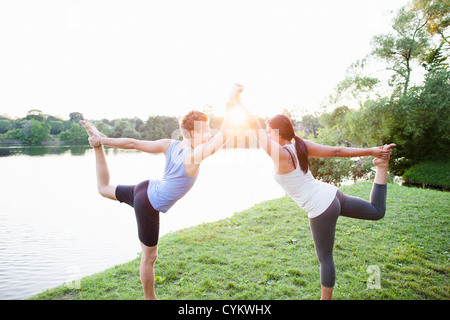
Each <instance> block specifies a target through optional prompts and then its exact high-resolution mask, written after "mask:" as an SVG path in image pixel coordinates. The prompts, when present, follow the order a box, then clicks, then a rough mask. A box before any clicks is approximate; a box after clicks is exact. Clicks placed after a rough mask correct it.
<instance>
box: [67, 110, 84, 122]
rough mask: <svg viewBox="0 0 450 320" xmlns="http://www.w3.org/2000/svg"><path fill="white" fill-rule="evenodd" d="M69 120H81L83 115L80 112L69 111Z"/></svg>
mask: <svg viewBox="0 0 450 320" xmlns="http://www.w3.org/2000/svg"><path fill="white" fill-rule="evenodd" d="M69 118H70V119H69V120H70V121H72V122H77V123H78V122H80V120H83V119H84V117H83V114H82V113H80V112H72V113H70V114H69Z"/></svg>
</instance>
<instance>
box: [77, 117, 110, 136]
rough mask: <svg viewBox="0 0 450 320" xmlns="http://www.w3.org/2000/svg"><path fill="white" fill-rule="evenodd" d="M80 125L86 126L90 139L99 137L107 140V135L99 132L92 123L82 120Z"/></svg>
mask: <svg viewBox="0 0 450 320" xmlns="http://www.w3.org/2000/svg"><path fill="white" fill-rule="evenodd" d="M80 123H81V124H82V125H83V126H84V128H85V129H86V131H87V133H88V135H89V137H92V136H94V135H97V136H99V137H102V138H106V135H104V134H103V133H101V132H100V131H98V129H97V128H96V126H95V125H93V124H92V123H90V122H89V121H85V120H81V121H80Z"/></svg>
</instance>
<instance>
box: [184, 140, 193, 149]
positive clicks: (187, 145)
mask: <svg viewBox="0 0 450 320" xmlns="http://www.w3.org/2000/svg"><path fill="white" fill-rule="evenodd" d="M181 145H182V147H183V148H184V147H190V148H192V149H194V147H193V146H192V140H191V139H183V141H181Z"/></svg>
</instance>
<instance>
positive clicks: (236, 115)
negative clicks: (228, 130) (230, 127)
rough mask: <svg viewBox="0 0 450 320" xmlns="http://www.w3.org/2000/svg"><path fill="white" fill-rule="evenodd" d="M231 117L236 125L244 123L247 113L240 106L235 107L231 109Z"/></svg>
mask: <svg viewBox="0 0 450 320" xmlns="http://www.w3.org/2000/svg"><path fill="white" fill-rule="evenodd" d="M230 119H231V122H232V123H233V124H234V125H241V124H244V122H245V113H244V112H243V111H242V110H240V109H238V108H234V109H233V110H231V111H230Z"/></svg>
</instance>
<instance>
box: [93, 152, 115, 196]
mask: <svg viewBox="0 0 450 320" xmlns="http://www.w3.org/2000/svg"><path fill="white" fill-rule="evenodd" d="M94 153H95V170H96V172H97V189H98V193H100V194H101V195H102V196H103V197H105V198H108V199H111V200H117V198H116V186H113V185H110V184H109V169H108V163H107V162H106V155H105V151H104V150H103V146H98V147H94Z"/></svg>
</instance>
